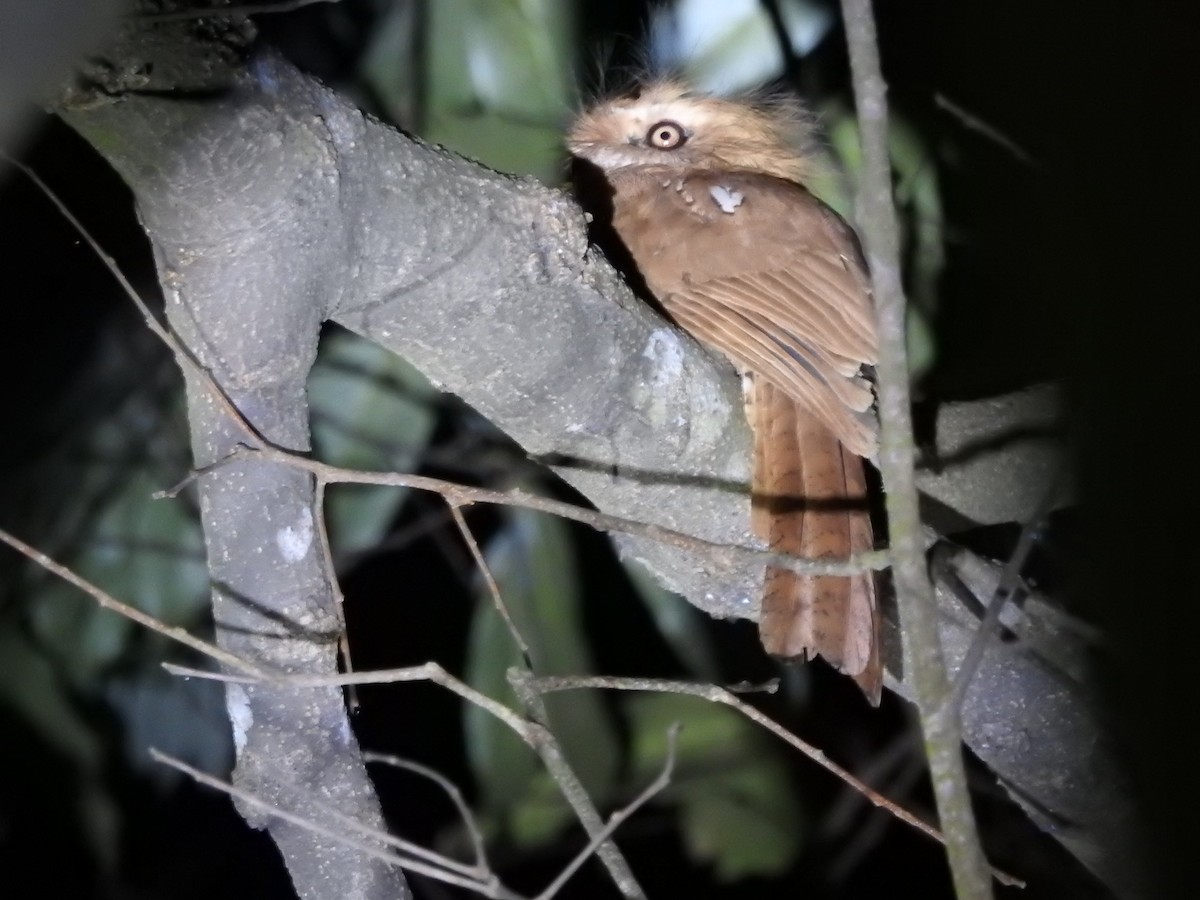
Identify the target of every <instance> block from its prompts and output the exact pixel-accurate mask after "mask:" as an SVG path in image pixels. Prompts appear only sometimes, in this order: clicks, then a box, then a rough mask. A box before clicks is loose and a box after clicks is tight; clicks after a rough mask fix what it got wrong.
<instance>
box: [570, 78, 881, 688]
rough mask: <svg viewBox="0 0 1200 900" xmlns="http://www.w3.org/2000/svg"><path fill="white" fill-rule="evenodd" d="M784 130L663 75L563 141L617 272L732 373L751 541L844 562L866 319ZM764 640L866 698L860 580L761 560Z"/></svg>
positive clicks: (859, 510)
mask: <svg viewBox="0 0 1200 900" xmlns="http://www.w3.org/2000/svg"><path fill="white" fill-rule="evenodd" d="M795 124H796V121H795V118H794V115H790V114H789V113H788V112H787V110H786V109H785V108H782V107H781V108H775V107H771V106H761V105H756V104H753V103H747V102H740V101H734V100H728V99H722V98H718V97H712V96H705V95H701V94H697V93H694V92H692V91H690V90H689V89H687V88H686V87H685V86H683V85H681V84H678V83H675V82H670V81H667V82H657V83H653V84H649V85H646V86H643V87H642V88H640V89H638V90H636V91H635V92H633V93H631V94H628V95H625V96H622V97H618V98H616V99H612V100H607V101H603V102H600V103H597V104H596V105H594V106H592V107H590V108H589V109H587V110H586V111H584V112H583V113H582V114H581V115H580V116H579V117H578V118H577V120H576V121H575V123H574V124H573V126H572V127H571V129H570V132H569V134H568V136H567V142H566V143H567V148H568V150H569V151H570V152H571V154H572V155H573V156H574V157H576V159H577V160H582V161H583V168H585V169H590V171H591V174H592V175H593V178H594V180H596V181H598V183H599V186H600V187H601V188H602V194H603V195H604V196H597V195H596V194H595V193H592V194H591V195H590V199H589V193H588V192H587V191H582V192H581V195H580V196H581V200H582V201H583V202H584V205H585V206H586V207H589V211H590V212H591V213H592V215H593V217H594V218H595V219H596V221H597V224H598V226H600V228H601V229H605V228H606V227H607V229H608V231H609V233H610V234H611V235H615V237H616V239H617V241H618V244H617V245H616V246H615V247H612V248H609V247H606V248H605V250H606V252H608V254H609V256H610V258H611V259H612V260H613V262H614V263H615V264H616V265H617V266H618V268H625V269H626V275H627V277H629V279H630V281H631V283H632V284H634V285H635V287H638V286H643V287H644V288H645V291H646V292H648V294H649V295H650V299H652V300H654V301H656V302H657V303H658V304H659V305H661V307H662V309H663V310H664V311H665V312H666V314H667V315H668V316H669V317H670V318H672V319H673V320H674V321H675V322H676V323H677V324H678V325H679V326H680V327H682V328H683V329H685V330H686V331H688V332H690V333H691V334H692V335H693V336H694V337H695V338H696V339H698V340H699V341H700V342H701V343H703V344H707V345H708V346H710V347H713V348H715V349H717V350H719V351H720V352H721V353H723V354H724V355H725V356H726V357H727V358H728V359H729V361H730V362H732V363H733V365H734V366H735V367H736V368H737V370H738V371H739V372H740V373H741V375H742V378H743V386H744V395H745V408H746V415H747V418H748V420H749V423H750V426H751V429H752V431H753V434H754V460H753V467H752V470H753V475H752V483H751V529H752V531H753V532H754V533H755V534H756V535H757V536H758V537H760V538H761V539H763V540H764V541H766V542H767V545H768V546H769V547H770V548H772V549H774V550H780V551H784V552H787V553H792V554H795V555H797V556H804V557H846V556H848V555H850V554H853V553H858V552H861V551H865V550H870V549H872V547H873V536H872V531H871V520H870V516H869V512H868V508H867V502H866V500H867V487H866V482H865V479H864V470H863V457H869V456H872V455H874V453H875V447H876V424H875V416H874V393H873V390H872V386H871V383H870V381H869V380H868V379H867V377H866V374H865V369H866V368H867V367H870V366H872V365H874V363H875V361H876V346H877V341H876V334H875V317H874V312H873V308H872V301H871V294H870V287H869V282H868V279H867V275H866V272H865V266H864V263H863V262H862V256H861V253H860V251H859V248H858V242H857V239H856V238H855V235H854V232H853V231H852V230H851V229H850V227H849V226H848V225H846V223H845V222H844V221H842V219H841V218H840V217H839V216H838V215H837V214H836V213H835V212H833V211H832V210H831V209H829V208H828V207H827V206H826V205H825V204H824V203H822V202H821V201H820V200H818V199H817V198H816V197H815V196H813V194H812V193H810V191H809V190H808V188H807V187H806V186H805V185H806V183H808V182H809V181H810V180H811V178H812V176H813V171H814V164H813V161H812V158H811V154H806V153H805V152H802V151H800V150H798V149H797V148H796V146H795V145H794V143H793V142H792V140H791V137H792V134H793V132H794V130H795V129H794V126H795ZM579 181H580V179H577V183H579ZM585 181H586V179H585ZM759 632H760V636H761V638H762V642H763V646H764V647H765V648H766V650H767V652H769V653H771V654H772V655H774V656H777V657H781V658H785V659H797V658H800V659H808V658H811V657H812V656H814V655H818V654H819V655H820V656H822V657H824V658H825V659H826V660H827V661H828V662H829V663H831V664H832V665H834V666H835V667H836V668H838V669H839V670H841V671H842V672H845V673H846V674H848V675H850V676H851V677H852V678H853V679H854V680H855V681H856V682H857V683H858V685H859V686H860V687H861V688H862V690H863V692H864V693H865V694H866V696H867V699H868V700H870V702H871V703H873V704H878V703H879V698H880V692H881V687H882V666H881V662H880V628H879V613H878V609H877V604H876V587H875V581H874V577H873V574H872V573H871V572H863V573H861V574H858V575H854V576H851V577H841V576H830V575H799V574H797V573H795V572H792V571H791V570H789V569H784V568H781V567H778V566H768V567H767V569H766V574H765V577H764V584H763V594H762V609H761V615H760V620H759Z"/></svg>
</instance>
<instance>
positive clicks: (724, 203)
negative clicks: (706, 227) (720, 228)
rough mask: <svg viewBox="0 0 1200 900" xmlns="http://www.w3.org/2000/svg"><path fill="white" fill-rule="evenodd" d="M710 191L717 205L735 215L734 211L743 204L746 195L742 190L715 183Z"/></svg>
mask: <svg viewBox="0 0 1200 900" xmlns="http://www.w3.org/2000/svg"><path fill="white" fill-rule="evenodd" d="M708 193H709V194H710V195H711V196H712V198H713V200H714V201H715V202H716V204H717V206H719V207H720V208H721V212H723V213H728V214H729V215H733V211H734V210H735V209H737V208H738V207H739V206H741V205H742V200H744V199H745V197H744V196H743V195H742V193H741V192H740V191H731V190H730V189H729V188H727V187H725V186H723V185H720V184H714V185H713V186H712V187H710V188H709V189H708Z"/></svg>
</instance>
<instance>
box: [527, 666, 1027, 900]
mask: <svg viewBox="0 0 1200 900" xmlns="http://www.w3.org/2000/svg"><path fill="white" fill-rule="evenodd" d="M530 684H531V687H533V689H534V690H536V691H538V692H539V693H542V694H549V693H553V692H555V691H573V690H580V689H584V688H601V689H606V690H616V691H657V692H660V693H669V694H684V695H686V696H690V697H699V698H701V699H703V700H708V701H710V702H712V703H720V704H722V705H724V706H729V707H731V708H733V709H735V710H737V711H738V712H739V713H741V714H742V715H744V716H745V717H746V718H748V719H749V720H750V721H752V722H754V723H755V724H756V725H759V726H761V727H763V728H765V729H766V730H767V731H769V732H771V733H772V734H773V735H775V736H776V737H777V738H779V739H780V740H782V741H785V742H786V743H788V744H789V745H791V746H792V747H794V748H795V749H796V750H799V751H800V752H801V753H803V754H804V755H805V756H807V757H808V758H809V759H811V760H812V761H813V762H815V763H816V764H817V765H819V766H821V768H823V769H825V770H826V771H827V772H829V773H831V774H832V775H833V776H835V777H836V778H838V779H839V780H840V781H842V782H844V783H845V784H847V785H848V786H849V787H850V788H851V789H853V790H854V791H856V792H857V793H859V794H861V795H862V796H863V797H864V798H865V799H866V800H868V801H869V802H870V803H872V804H873V805H875V806H877V807H879V808H881V809H884V810H887V812H889V813H890V814H891V815H893V816H894V817H895V818H897V819H899V820H900V821H901V822H904V823H905V824H906V825H909V826H911V827H913V828H915V829H916V830H917V831H920V832H921V833H922V834H924V835H926V836H927V837H930V838H932V839H933V840H935V841H937V842H938V843H939V844H945V843H946V839H945V837H944V836H943V835H942V833H941V832H940V831H938V830H937V829H936V828H934V827H933V826H932V825H929V824H927V823H925V822H922V821H921V820H920V819H918V818H917V817H916V816H914V815H913V814H912V813H910V812H909V811H908V810H906V809H904V807H902V806H899V805H897V804H896V803H893V802H892V801H891V800H889V799H888V798H887V797H884V796H883V795H882V794H880V793H879V792H878V791H876V790H874V789H873V788H872V787H871V786H870V785H868V784H865V783H863V782H862V781H860V780H859V779H857V778H855V777H854V776H853V775H852V774H850V773H849V772H848V771H846V770H845V769H843V768H842V767H841V766H839V765H838V764H837V763H835V762H834V761H833V760H831V759H830V758H829V757H827V756H826V755H825V754H824V753H823V752H821V751H820V750H819V749H817V748H816V747H814V746H813V745H812V744H810V743H808V742H807V741H804V740H801V739H800V738H798V737H796V736H795V735H794V734H792V733H791V732H790V731H788V730H787V729H786V728H784V727H783V726H782V725H780V724H779V723H778V722H775V721H773V720H772V719H770V718H769V717H768V716H766V715H764V714H763V713H762V712H760V711H759V710H757V709H755V708H754V707H753V706H751V705H750V704H748V703H746V702H745V701H743V700H741V699H740V698H739V697H738V696H737V695H736V694H734V693H733V692H731V691H729V690H728V689H726V688H723V687H719V686H717V685H715V684H695V683H692V682H689V681H671V680H668V679H661V678H613V677H608V676H603V675H586V676H570V675H547V676H543V677H538V678H533V679H532V680H531V682H530ZM994 874H995V876H996V879H997V880H998V881H1000V882H1001V883H1003V884H1006V885H1018V886H1023V884H1024V882H1022V881H1020V880H1019V879H1017V878H1014V877H1013V876H1012V875H1009V874H1007V873H1005V872H1002V871H1000V870H998V869H997V870H994Z"/></svg>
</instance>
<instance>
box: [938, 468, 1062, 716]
mask: <svg viewBox="0 0 1200 900" xmlns="http://www.w3.org/2000/svg"><path fill="white" fill-rule="evenodd" d="M1060 481H1061V479H1060V478H1053V479H1051V482H1050V487H1049V489H1048V490H1046V492H1045V493H1044V494H1043V495H1042V499H1041V501H1040V502H1039V503H1038V505H1037V507H1036V508H1035V509H1034V511H1033V514H1032V515H1031V516H1030V517H1029V521H1028V522H1026V523H1025V525H1024V526H1023V527H1022V528H1021V534H1020V536H1019V537H1018V538H1017V546H1016V547H1015V548H1014V549H1013V552H1012V555H1011V556H1010V557H1009V558H1008V561H1007V562H1005V564H1004V568H1003V569H1001V570H1000V578H999V580H998V581H997V582H996V589H995V590H994V591H993V592H992V597H991V599H990V600H989V601H988V605H987V612H986V614H985V615H984V617H983V620H982V621H981V622H980V623H979V628H977V629H976V631H975V636H974V637H973V638H972V639H971V645H970V646H969V647H968V648H967V652H966V655H965V656H963V661H962V664H961V665H959V667H958V672H957V673H956V674H955V677H954V690H953V691H952V692H951V695H950V699H949V701H948V702H950V703H952V704H953V705H954V707H955V711H956V714H957V715H961V714H962V705H963V701H964V700H965V699H966V696H967V688H968V687H970V686H971V679H973V678H974V677H975V672H976V670H978V668H979V663H980V662H981V661H982V660H983V654H984V652H985V651H986V650H987V647H988V644H990V643H991V641H992V638H993V637H994V636H995V634H996V631H997V626H998V625H999V624H1000V613H1001V612H1002V611H1003V610H1004V607H1005V606H1006V605H1007V604H1008V601H1009V600H1010V599H1011V598H1012V596H1013V595H1014V594H1015V593H1016V592H1017V588H1019V587H1020V586H1021V572H1022V570H1023V569H1024V568H1025V563H1026V561H1027V560H1028V559H1029V554H1030V552H1031V551H1032V550H1033V545H1034V542H1035V541H1036V539H1037V536H1038V534H1039V533H1040V532H1041V530H1042V527H1043V526H1044V523H1045V521H1046V517H1047V516H1048V515H1050V511H1051V510H1052V509H1054V503H1055V501H1056V500H1057V499H1058V494H1059V484H1060Z"/></svg>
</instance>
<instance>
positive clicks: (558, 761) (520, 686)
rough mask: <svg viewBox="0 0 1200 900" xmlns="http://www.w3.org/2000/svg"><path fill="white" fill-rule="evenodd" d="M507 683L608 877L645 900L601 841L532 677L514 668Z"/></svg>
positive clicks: (596, 816) (611, 847) (592, 809)
mask: <svg viewBox="0 0 1200 900" xmlns="http://www.w3.org/2000/svg"><path fill="white" fill-rule="evenodd" d="M508 683H509V684H511V685H512V688H513V690H514V691H515V692H516V695H517V700H519V701H520V703H521V707H522V708H523V709H524V711H525V715H526V716H527V717H528V720H529V737H530V738H531V739H532V742H531V743H530V746H531V747H533V749H534V752H535V753H537V755H538V756H539V757H540V758H541V760H542V765H544V766H545V767H546V771H547V772H549V773H550V777H551V778H553V779H554V783H555V784H557V785H558V789H559V790H560V791H562V795H563V797H565V798H566V801H567V803H569V804H570V805H571V808H572V809H573V810H575V817H576V818H577V819H579V822H580V824H581V825H583V828H584V831H586V832H587V833H588V835H589V836H590V837H591V838H592V839H593V840H596V839H597V838H600V840H599V845H598V847H597V850H596V856H597V857H598V858H599V859H600V861H601V862H602V863H604V865H605V866H606V867H607V868H608V871H609V874H610V875H612V877H613V880H614V881H615V882H616V883H617V888H618V889H619V890H620V891H621V893H622V894H623V895H624V896H626V897H631V898H641V900H644V898H645V896H646V895H645V892H644V891H643V890H642V886H641V885H640V884H638V881H637V878H636V877H634V874H633V870H632V869H630V868H629V863H627V862H626V861H625V857H624V856H622V855H621V851H620V850H619V849H618V848H617V845H616V844H614V843H613V842H612V841H611V840H608V839H605V838H603V837H602V835H603V834H604V832H605V825H604V820H603V819H602V818H601V817H600V813H599V812H598V811H597V810H596V805H595V803H593V802H592V798H591V796H590V795H589V794H588V792H587V788H585V787H584V785H583V782H582V781H580V779H579V776H578V775H576V774H575V770H574V769H573V768H571V764H570V763H569V762H568V761H567V757H566V755H565V754H564V753H563V750H562V746H561V745H560V744H559V743H558V738H556V737H555V736H554V732H553V731H552V730H551V728H550V715H549V713H548V712H547V711H546V704H545V702H544V700H543V699H542V695H541V694H540V693H539V692H538V691H537V690H535V689H534V688H533V674H532V673H531V672H529V671H528V670H526V669H519V668H516V667H513V668H511V669H509V670H508Z"/></svg>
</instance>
